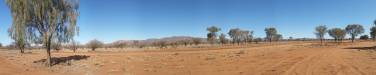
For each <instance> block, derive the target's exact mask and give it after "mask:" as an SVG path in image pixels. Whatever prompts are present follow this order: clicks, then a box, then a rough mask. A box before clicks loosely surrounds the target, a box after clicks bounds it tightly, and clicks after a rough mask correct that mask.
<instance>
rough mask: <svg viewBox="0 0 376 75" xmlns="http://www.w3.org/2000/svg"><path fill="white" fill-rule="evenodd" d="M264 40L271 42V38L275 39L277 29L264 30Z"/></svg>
mask: <svg viewBox="0 0 376 75" xmlns="http://www.w3.org/2000/svg"><path fill="white" fill-rule="evenodd" d="M265 33H266V38H267V39H268V40H269V42H272V40H273V38H275V37H276V35H277V34H278V33H277V29H276V28H274V27H269V28H265Z"/></svg>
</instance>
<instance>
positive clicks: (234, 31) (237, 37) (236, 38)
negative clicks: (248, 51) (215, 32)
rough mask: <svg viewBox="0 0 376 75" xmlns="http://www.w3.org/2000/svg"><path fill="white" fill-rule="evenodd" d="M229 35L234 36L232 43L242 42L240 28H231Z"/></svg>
mask: <svg viewBox="0 0 376 75" xmlns="http://www.w3.org/2000/svg"><path fill="white" fill-rule="evenodd" d="M228 35H229V36H230V37H231V38H232V43H233V44H234V43H238V44H239V43H240V41H241V40H240V38H241V37H240V35H241V30H240V29H239V28H234V29H230V31H229V32H228Z"/></svg>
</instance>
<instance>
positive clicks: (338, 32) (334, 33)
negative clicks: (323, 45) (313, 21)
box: [328, 28, 346, 42]
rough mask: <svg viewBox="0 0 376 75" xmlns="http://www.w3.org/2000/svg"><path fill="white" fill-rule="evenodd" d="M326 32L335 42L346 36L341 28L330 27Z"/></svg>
mask: <svg viewBox="0 0 376 75" xmlns="http://www.w3.org/2000/svg"><path fill="white" fill-rule="evenodd" d="M328 33H329V35H330V36H331V37H333V38H334V40H335V41H336V42H339V41H342V40H343V39H344V38H345V36H346V31H345V30H343V29H341V28H333V29H330V30H328Z"/></svg>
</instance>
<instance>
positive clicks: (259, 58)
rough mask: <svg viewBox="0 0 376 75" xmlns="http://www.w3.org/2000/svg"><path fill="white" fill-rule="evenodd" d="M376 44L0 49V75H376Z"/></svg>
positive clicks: (306, 43) (300, 43) (305, 43)
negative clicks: (47, 62)
mask: <svg viewBox="0 0 376 75" xmlns="http://www.w3.org/2000/svg"><path fill="white" fill-rule="evenodd" d="M373 46H376V43H375V42H357V43H345V44H341V45H336V44H333V43H329V44H326V45H325V46H319V45H317V43H310V42H290V43H281V44H274V45H268V44H260V45H249V46H243V47H226V48H199V49H197V48H192V49H191V48H187V49H176V50H171V49H169V50H148V51H137V50H133V51H111V50H108V51H104V50H103V51H97V52H85V51H81V52H77V53H73V52H69V51H62V52H53V54H52V55H53V57H55V58H54V59H55V60H56V61H58V62H57V63H56V64H55V65H54V66H53V67H51V68H48V67H45V66H44V65H43V64H42V63H43V61H44V60H43V59H44V58H45V54H44V51H43V50H28V51H27V52H29V53H26V54H22V55H21V54H19V53H18V51H17V50H0V75H51V74H57V75H376V51H374V50H376V49H373Z"/></svg>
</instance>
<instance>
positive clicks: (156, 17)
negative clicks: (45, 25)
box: [0, 0, 376, 44]
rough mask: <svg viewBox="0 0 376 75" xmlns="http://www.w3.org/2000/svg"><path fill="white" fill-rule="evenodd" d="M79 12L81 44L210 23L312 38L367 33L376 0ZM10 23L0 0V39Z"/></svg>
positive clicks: (136, 3)
mask: <svg viewBox="0 0 376 75" xmlns="http://www.w3.org/2000/svg"><path fill="white" fill-rule="evenodd" d="M79 11H80V16H79V20H78V26H79V27H80V34H79V36H77V37H76V39H77V40H78V41H80V42H81V43H86V42H87V41H89V40H91V39H94V38H96V39H99V40H102V41H104V42H106V43H109V42H113V41H116V40H142V39H147V38H160V37H168V36H194V37H206V33H207V31H206V27H209V26H213V25H214V26H218V27H220V28H222V31H221V32H220V33H227V32H228V30H229V29H231V28H237V27H238V28H241V29H247V30H252V31H254V32H255V36H256V37H265V32H264V28H265V27H276V28H277V29H278V31H279V33H281V34H282V35H283V36H284V37H285V38H287V37H290V36H292V37H294V38H302V37H308V38H314V37H315V35H314V34H313V32H314V27H315V26H318V25H320V24H324V25H327V26H328V27H329V28H333V27H341V28H344V27H345V26H346V25H348V24H355V23H356V24H361V25H363V26H364V27H365V30H366V32H365V33H366V34H368V33H369V28H370V27H371V26H372V23H373V20H375V19H376V0H81V1H80V8H79ZM11 22H12V18H11V14H10V11H9V8H8V7H7V6H6V4H5V3H4V1H0V39H1V40H0V43H3V44H9V43H10V42H12V40H11V39H10V38H9V37H8V34H7V29H8V27H9V26H10V25H11ZM327 37H328V36H327Z"/></svg>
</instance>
